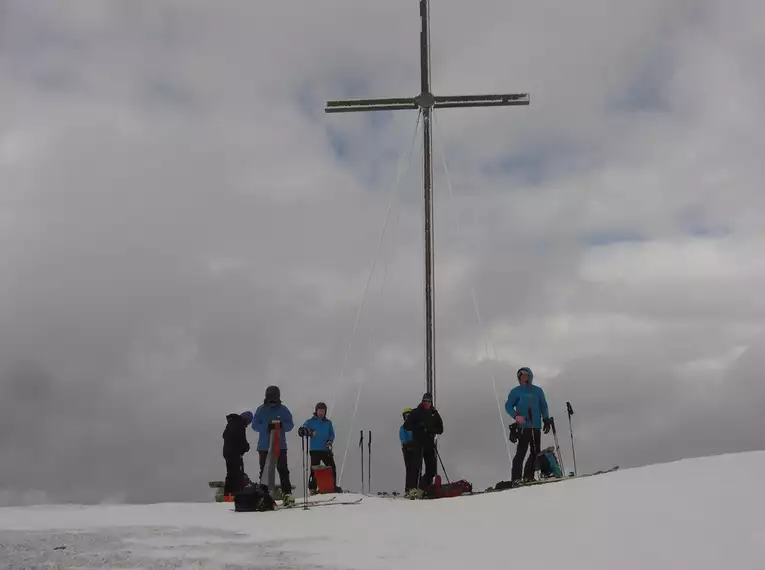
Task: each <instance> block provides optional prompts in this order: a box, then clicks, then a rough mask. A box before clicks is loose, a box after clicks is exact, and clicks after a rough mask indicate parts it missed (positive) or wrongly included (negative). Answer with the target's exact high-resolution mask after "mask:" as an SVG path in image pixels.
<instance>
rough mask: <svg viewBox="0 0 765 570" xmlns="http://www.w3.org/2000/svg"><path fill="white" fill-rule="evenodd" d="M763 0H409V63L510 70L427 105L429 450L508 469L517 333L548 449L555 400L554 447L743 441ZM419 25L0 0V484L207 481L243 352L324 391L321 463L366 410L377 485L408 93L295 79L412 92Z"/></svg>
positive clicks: (182, 488) (588, 451)
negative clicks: (431, 151) (430, 123)
mask: <svg viewBox="0 0 765 570" xmlns="http://www.w3.org/2000/svg"><path fill="white" fill-rule="evenodd" d="M261 4H262V6H261ZM761 4H762V3H761V2H757V1H755V0H730V1H727V2H725V3H723V2H720V1H705V0H693V1H691V0H674V1H669V2H668V1H666V0H645V1H643V2H627V1H626V0H618V1H613V0H608V1H606V0H580V1H579V2H576V3H566V2H555V1H552V0H542V1H537V2H519V1H516V0H512V1H506V0H505V1H499V0H475V1H474V2H458V1H456V0H444V1H440V2H435V3H434V6H433V8H432V17H431V28H432V41H433V45H432V57H433V72H432V77H433V84H434V90H435V91H436V92H437V93H439V94H456V93H492V92H495V93H496V92H529V93H531V105H530V106H529V107H507V108H493V109H449V110H443V111H441V112H438V113H437V114H436V117H435V125H434V128H435V138H436V140H435V145H436V151H437V153H436V155H435V185H436V188H435V193H436V206H435V210H436V212H435V215H436V248H437V249H436V262H437V267H436V275H437V285H436V307H437V337H436V338H437V342H438V348H437V374H438V380H437V382H438V392H437V398H438V407H439V409H440V410H441V412H442V414H443V416H444V421H445V424H446V431H445V434H444V435H443V437H442V439H441V451H442V456H443V459H444V462H445V465H446V468H447V473H448V475H449V476H450V477H451V478H452V479H455V478H468V479H469V480H471V481H472V482H473V483H474V484H475V485H476V486H478V487H481V488H483V487H485V486H488V485H491V484H493V483H495V482H496V481H498V480H501V479H506V478H508V476H509V472H508V471H509V469H508V455H507V448H506V443H505V441H506V432H505V431H504V428H503V427H502V425H501V423H500V420H503V421H504V422H507V417H506V416H504V417H502V416H501V415H500V414H499V412H498V409H497V400H496V398H495V392H494V385H493V384H494V381H496V385H497V391H498V394H499V399H500V401H501V404H502V405H503V404H504V400H505V398H506V395H507V392H508V390H509V389H510V388H512V386H513V385H515V382H516V381H515V376H514V373H515V370H516V369H517V368H518V367H520V366H530V367H531V368H532V369H533V370H534V371H535V374H536V381H537V383H538V384H539V385H541V386H543V387H544V388H545V390H546V391H547V395H548V399H549V401H550V404H551V409H552V413H553V414H554V415H555V416H556V417H558V418H559V421H558V424H559V426H560V427H561V430H560V431H561V445H562V448H563V455H564V461H566V463H567V464H566V467H568V468H569V469H570V468H571V451H570V441H569V438H568V422H567V420H566V415H565V402H566V401H567V400H570V401H571V402H572V404H573V406H574V408H575V410H576V415H575V416H574V431H575V435H576V438H577V439H576V444H577V448H576V449H577V460H578V467H579V470H580V471H592V470H596V469H600V468H605V467H610V466H612V465H616V464H618V465H621V466H622V467H630V466H638V465H644V464H647V463H652V462H658V461H667V460H673V459H678V458H682V457H689V456H697V455H705V454H716V453H724V452H733V451H743V450H751V449H762V448H765V436H763V434H764V433H765V419H763V418H765V415H763V414H762V412H761V410H762V408H763V406H765V387H763V384H762V370H763V368H765V298H764V297H763V295H762V291H763V287H764V286H765V261H764V260H763V259H764V258H763V257H762V255H761V253H762V251H763V247H765V231H764V230H763V227H764V226H763V223H762V217H763V212H765V193H764V192H763V186H762V180H763V179H765V161H763V160H762V152H763V151H762V149H763V147H764V145H765V136H764V135H763V132H765V118H764V117H765V115H764V114H763V112H762V101H763V99H764V98H765V71H764V70H763V67H762V61H761V60H762V57H763V54H765V37H763V36H762V34H761V33H760V31H761V22H762V19H763V18H764V17H765V7H764V6H762V5H761ZM418 30H419V17H418V7H417V2H416V1H415V0H388V1H386V2H371V1H361V2H360V1H358V0H357V1H350V0H324V1H323V2H310V1H307V0H293V1H291V2H277V3H274V2H268V3H255V2H234V1H231V2H229V1H216V2H209V1H202V0H130V1H129V2H128V1H126V0H69V1H68V2H60V1H54V0H0V102H1V103H2V104H1V105H0V181H1V182H0V200H2V208H1V209H0V235H1V236H2V239H1V240H0V271H1V272H2V279H0V317H1V318H0V391H1V392H0V465H1V466H2V467H1V468H0V503H3V504H13V503H24V502H35V501H82V502H98V501H162V500H209V499H210V498H211V492H210V490H209V489H208V488H207V481H208V480H210V479H222V478H223V475H224V463H223V459H222V457H221V444H222V440H221V433H222V431H223V428H224V426H225V416H226V414H227V413H230V412H241V411H243V410H245V409H253V408H255V407H256V406H257V405H258V404H259V403H261V402H262V398H263V391H264V389H265V388H266V386H267V385H269V384H278V385H279V386H280V387H281V389H282V395H283V399H284V401H285V403H286V404H287V405H289V406H290V407H291V409H292V411H293V413H294V414H295V416H296V419H297V420H300V421H302V420H304V419H307V418H308V417H309V415H310V413H311V411H312V409H313V405H314V403H315V402H316V401H317V400H324V401H326V402H328V403H334V406H333V409H332V416H333V418H334V421H335V425H336V429H337V432H338V443H337V445H336V453H337V455H338V459H339V460H341V459H342V457H343V452H344V449H345V441H346V438H347V437H348V435H349V434H351V436H352V439H351V447H350V449H349V452H348V454H347V461H346V463H345V469H344V471H343V479H342V484H343V486H345V487H347V488H350V489H358V487H359V479H360V474H359V465H358V464H359V454H358V449H357V447H355V445H356V442H357V439H358V431H359V430H360V429H364V430H365V431H366V430H372V432H373V450H372V453H373V467H372V468H373V475H372V477H373V483H372V484H373V491H377V490H391V489H394V488H398V489H401V488H402V487H403V478H404V474H403V464H402V461H401V455H400V451H399V446H398V439H397V430H398V426H399V423H400V418H401V415H400V414H401V410H402V408H403V407H405V406H414V405H416V403H417V402H418V400H419V397H420V396H421V394H422V392H423V389H424V364H423V362H424V358H423V352H424V351H423V347H424V336H423V335H424V328H423V326H424V317H423V314H424V313H423V302H422V293H421V288H422V282H423V279H422V268H421V267H422V261H421V260H422V250H423V245H422V237H421V224H422V213H421V207H422V205H421V198H420V195H421V190H420V184H421V173H420V161H421V152H420V141H419V139H417V140H416V141H415V144H414V146H412V142H413V140H415V139H413V136H414V135H415V126H416V124H417V115H416V113H415V112H399V113H385V114H367V115H362V114H339V115H326V114H324V112H323V107H324V101H325V100H326V99H333V98H343V97H364V96H376V97H385V96H413V95H415V94H416V93H417V91H418V88H419V76H418V74H419V67H418V65H419V64H418V53H417V50H418ZM419 134H420V133H417V135H418V136H419ZM412 149H413V150H412ZM410 151H411V153H410ZM444 164H446V167H447V168H446V169H445V168H444ZM447 171H448V176H447V175H446V172H447ZM397 172H400V173H401V174H400V177H399V180H398V182H397ZM450 188H451V191H452V192H451V195H450V191H449V190H450ZM389 207H390V211H389ZM388 213H389V216H388ZM386 216H387V218H386ZM386 219H387V227H386V232H385V237H384V239H383V240H382V243H381V246H380V249H379V255H377V256H376V254H375V252H376V250H377V247H378V243H379V240H380V236H381V234H382V231H383V227H384V226H385V225H386ZM375 260H376V264H375V271H374V273H373V274H372V277H371V281H370V282H369V289H368V292H367V295H366V297H365V302H364V310H363V312H362V313H361V318H360V320H359V323H358V327H357V328H356V329H355V333H354V334H353V335H352V334H351V333H352V331H353V329H354V322H355V320H356V315H357V312H358V310H359V305H360V303H361V301H362V297H363V294H364V291H365V286H366V284H367V280H368V278H369V275H370V271H371V269H372V266H373V263H374V262H375ZM473 292H475V298H476V300H477V305H478V308H479V313H480V316H481V321H480V322H479V321H478V319H477V315H476V310H475V305H474V303H473ZM351 340H352V346H351V347H350V350H349V344H351ZM359 389H361V396H360V398H359V405H358V409H357V413H356V416H355V419H354V404H355V402H356V397H357V393H358V390H359ZM249 433H250V436H249V437H250V440H251V441H254V440H255V438H254V437H253V436H254V434H253V433H252V432H251V431H250V432H249ZM544 441H545V444H551V443H552V438H550V437H546V438H545V440H544ZM289 443H290V446H291V447H290V449H291V452H290V463H291V466H292V471H293V480H294V481H295V482H296V483H297V482H299V481H300V453H299V449H300V445H299V439H298V438H297V436H296V435H294V434H293V435H292V436H290V440H289ZM245 465H246V468H247V470H248V472H250V474H256V471H257V469H256V465H257V462H256V458H255V456H254V455H253V456H248V457H246V461H245Z"/></svg>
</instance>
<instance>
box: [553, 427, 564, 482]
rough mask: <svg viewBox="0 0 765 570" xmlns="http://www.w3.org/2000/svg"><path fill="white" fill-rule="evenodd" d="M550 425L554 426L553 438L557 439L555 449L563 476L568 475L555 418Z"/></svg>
mask: <svg viewBox="0 0 765 570" xmlns="http://www.w3.org/2000/svg"><path fill="white" fill-rule="evenodd" d="M550 426H551V427H552V432H553V438H554V439H555V451H557V453H558V462H559V463H560V470H561V477H565V476H566V468H565V467H563V452H562V451H561V450H560V445H558V430H556V429H555V418H550Z"/></svg>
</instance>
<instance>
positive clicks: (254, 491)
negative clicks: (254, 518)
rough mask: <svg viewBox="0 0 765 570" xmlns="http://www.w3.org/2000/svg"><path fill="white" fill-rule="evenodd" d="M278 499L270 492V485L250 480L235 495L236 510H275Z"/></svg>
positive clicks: (247, 511)
mask: <svg viewBox="0 0 765 570" xmlns="http://www.w3.org/2000/svg"><path fill="white" fill-rule="evenodd" d="M275 508H276V501H274V499H273V497H272V496H271V495H270V494H269V493H268V487H266V486H265V485H261V484H260V483H255V482H253V481H248V482H247V485H246V486H245V487H244V489H242V490H241V491H240V492H239V493H237V494H236V495H234V510H235V511H237V512H241V513H251V512H262V511H273V510H274V509H275Z"/></svg>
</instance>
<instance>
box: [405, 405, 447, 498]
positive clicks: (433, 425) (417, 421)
mask: <svg viewBox="0 0 765 570" xmlns="http://www.w3.org/2000/svg"><path fill="white" fill-rule="evenodd" d="M403 427H404V429H405V430H407V431H410V432H412V442H413V444H414V446H413V447H414V451H413V454H414V462H415V465H414V468H415V473H416V475H417V479H418V480H419V485H417V487H418V489H419V491H424V490H425V489H427V488H428V487H429V486H430V485H431V484H432V483H433V478H434V477H435V476H436V471H437V463H436V461H437V458H436V436H437V435H441V434H442V433H444V422H443V420H442V419H441V414H439V413H438V410H436V408H435V406H434V405H433V396H432V394H430V392H426V393H425V394H423V396H422V401H421V402H420V404H419V405H418V406H417V407H416V408H415V409H413V410H412V411H411V412H409V415H408V416H407V418H406V419H405V420H404V426H403ZM423 461H424V462H425V473H424V474H423V475H422V477H420V473H421V470H422V462H423ZM418 489H412V490H411V491H410V493H412V492H417V490H418Z"/></svg>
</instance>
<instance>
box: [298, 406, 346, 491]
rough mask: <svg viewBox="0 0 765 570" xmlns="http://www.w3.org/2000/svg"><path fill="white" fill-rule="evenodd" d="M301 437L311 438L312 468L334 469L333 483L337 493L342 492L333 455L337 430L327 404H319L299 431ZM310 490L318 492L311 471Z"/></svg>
mask: <svg viewBox="0 0 765 570" xmlns="http://www.w3.org/2000/svg"><path fill="white" fill-rule="evenodd" d="M298 435H299V436H300V437H309V438H310V447H309V452H310V454H311V467H314V466H316V465H319V464H321V463H322V462H324V465H326V466H327V467H331V468H332V483H333V485H334V490H335V492H336V493H340V492H342V491H341V490H340V488H339V487H338V486H337V467H335V456H334V453H332V444H333V443H334V441H335V428H334V426H333V425H332V420H330V419H329V418H328V417H327V404H325V403H324V402H319V403H318V404H316V407H315V408H314V411H313V416H311V417H310V418H309V419H307V420H306V421H305V423H304V424H303V425H302V426H301V427H300V429H299V430H298ZM308 488H309V489H310V490H311V491H315V490H316V477H314V474H313V469H311V477H310V478H309V480H308Z"/></svg>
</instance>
